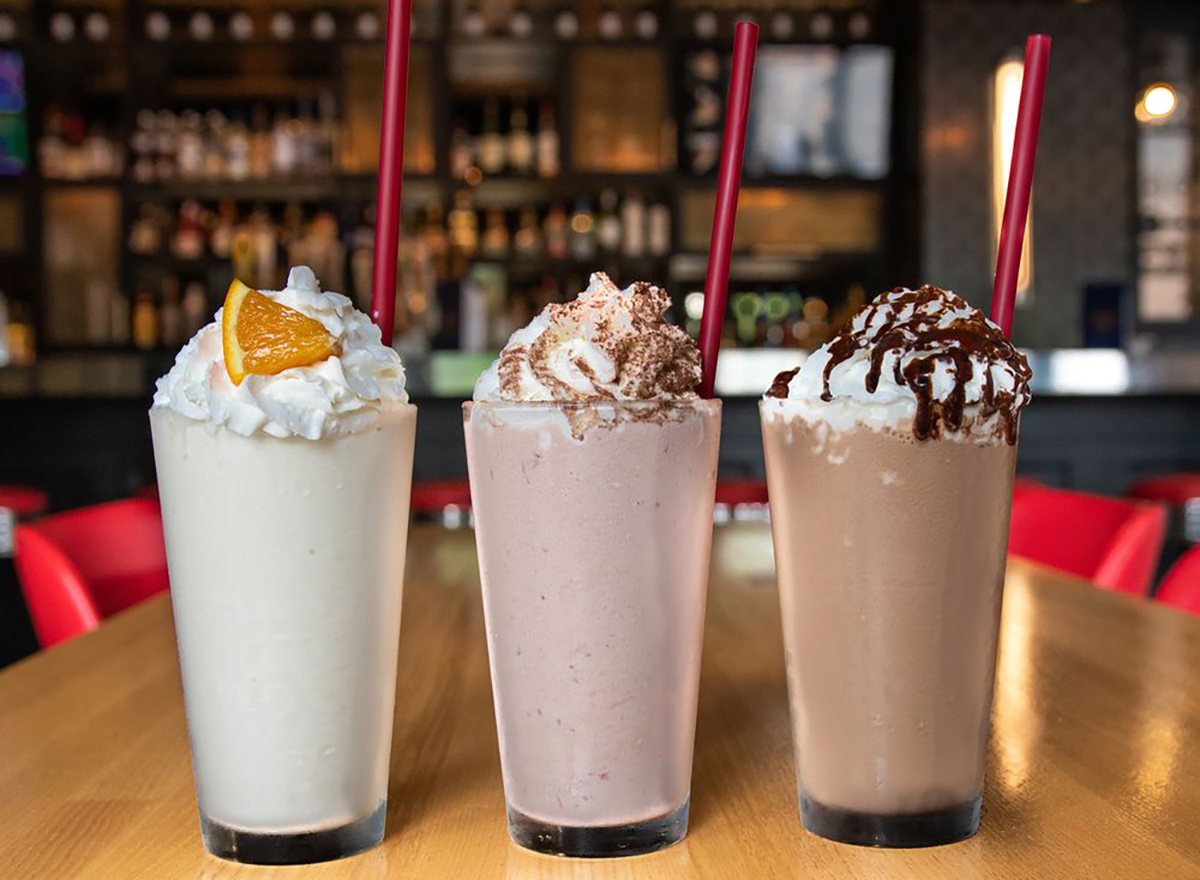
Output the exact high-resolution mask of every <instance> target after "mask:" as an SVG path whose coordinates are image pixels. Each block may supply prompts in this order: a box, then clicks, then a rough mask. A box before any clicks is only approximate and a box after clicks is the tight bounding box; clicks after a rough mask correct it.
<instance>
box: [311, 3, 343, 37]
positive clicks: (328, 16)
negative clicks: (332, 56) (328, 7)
mask: <svg viewBox="0 0 1200 880" xmlns="http://www.w3.org/2000/svg"><path fill="white" fill-rule="evenodd" d="M311 27H312V35H313V36H314V37H316V38H317V39H318V40H332V39H333V38H334V37H336V36H337V19H336V18H334V17H333V13H331V12H326V11H324V10H322V11H320V12H318V13H317V14H316V15H314V16H313V17H312V25H311Z"/></svg>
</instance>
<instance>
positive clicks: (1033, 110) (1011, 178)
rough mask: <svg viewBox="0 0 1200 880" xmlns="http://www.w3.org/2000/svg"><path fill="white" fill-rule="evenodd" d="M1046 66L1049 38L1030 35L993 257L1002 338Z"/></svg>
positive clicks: (1009, 316) (1017, 264) (995, 313)
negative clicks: (1001, 214)
mask: <svg viewBox="0 0 1200 880" xmlns="http://www.w3.org/2000/svg"><path fill="white" fill-rule="evenodd" d="M1049 66H1050V38H1049V37H1048V36H1046V35H1045V34H1034V35H1033V36H1031V37H1030V38H1029V40H1028V42H1026V44H1025V72H1024V75H1023V77H1022V79H1021V106H1020V108H1019V109H1018V110H1017V130H1016V133H1015V135H1014V137H1013V152H1012V165H1011V166H1010V167H1009V173H1008V192H1007V193H1006V194H1005V197H1004V221H1003V223H1001V225H1000V251H999V253H998V254H997V256H996V284H995V286H994V287H993V288H992V320H993V321H995V322H996V323H997V324H999V325H1000V329H1001V330H1003V331H1004V335H1005V337H1008V336H1010V335H1011V334H1012V320H1013V305H1014V304H1015V302H1016V299H1017V275H1018V274H1019V272H1020V269H1021V246H1022V245H1023V244H1024V242H1025V223H1026V220H1027V219H1028V217H1029V194H1030V192H1031V191H1032V190H1033V160H1034V158H1035V157H1036V156H1037V140H1038V128H1039V127H1040V126H1041V122H1042V98H1043V97H1044V96H1045V94H1046V70H1047V68H1048V67H1049Z"/></svg>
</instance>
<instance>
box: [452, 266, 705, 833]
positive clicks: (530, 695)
mask: <svg viewBox="0 0 1200 880" xmlns="http://www.w3.org/2000/svg"><path fill="white" fill-rule="evenodd" d="M668 305H669V299H668V297H667V295H666V293H665V292H663V291H662V290H660V289H659V288H656V287H653V286H652V285H649V284H635V285H633V286H632V287H630V288H627V289H625V290H618V289H617V288H616V287H615V286H614V285H613V284H612V283H611V282H610V281H609V279H608V278H607V277H606V276H604V275H599V274H598V275H593V276H592V280H591V284H590V286H589V287H588V289H587V291H585V292H584V293H583V294H581V296H580V297H579V298H578V299H577V300H575V301H574V302H572V303H568V304H565V305H552V306H549V307H547V309H546V310H545V311H544V312H543V313H542V314H541V315H540V316H538V318H536V319H535V320H534V321H533V323H531V324H530V326H529V327H526V328H524V329H522V330H519V331H517V332H516V333H515V334H514V335H513V337H512V339H511V340H510V342H509V344H508V345H507V346H506V347H505V349H504V351H503V352H502V353H501V356H500V358H499V359H498V361H497V362H496V363H495V364H494V365H493V366H492V368H491V369H489V370H488V371H487V372H486V373H485V374H484V375H483V377H482V378H481V379H480V381H479V383H478V385H477V386H476V390H475V400H474V401H473V402H471V403H468V404H466V405H465V406H464V430H465V432H466V442H467V461H468V465H469V469H470V478H471V499H472V503H473V505H474V510H475V522H476V540H477V544H478V549H479V568H480V578H481V581H482V586H483V601H484V612H485V616H486V620H487V632H488V651H489V657H490V660H491V671H492V689H493V696H494V702H495V709H496V726H497V730H498V734H499V741H500V763H501V769H502V773H503V778H504V791H505V799H506V802H507V806H508V822H509V834H510V836H511V837H512V838H513V840H515V841H516V842H517V843H519V844H521V845H522V846H526V847H529V848H531V849H535V850H539V851H541V852H547V853H553V854H557V855H573V856H614V855H627V854H633V853H638V852H648V851H650V850H654V849H658V848H660V847H663V846H667V845H669V844H671V843H674V842H676V841H678V840H681V839H682V838H683V836H684V835H685V834H686V832H687V812H688V798H689V792H690V788H691V769H692V747H693V740H694V734H695V725H696V700H697V691H698V686H699V674H700V649H701V638H702V631H703V624H704V606H705V590H706V585H707V579H708V560H709V548H710V543H711V539H712V513H713V495H714V491H715V487H716V468H717V445H718V440H719V435H720V413H721V410H720V404H719V403H717V402H714V401H706V400H700V399H698V398H697V396H696V393H695V388H696V386H697V384H698V383H699V381H700V358H699V352H698V351H697V349H696V347H695V345H694V344H693V343H692V341H691V339H690V338H689V337H688V336H687V335H686V334H685V333H684V332H683V331H682V330H680V329H678V328H677V327H675V326H673V325H671V324H669V323H667V322H666V321H664V320H663V312H664V311H665V310H666V308H667V306H668Z"/></svg>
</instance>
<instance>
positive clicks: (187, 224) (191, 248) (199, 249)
mask: <svg viewBox="0 0 1200 880" xmlns="http://www.w3.org/2000/svg"><path fill="white" fill-rule="evenodd" d="M171 253H172V254H174V255H175V256H176V257H179V258H180V259H181V260H198V259H200V258H201V257H202V256H204V234H203V233H202V232H201V229H200V205H199V203H197V202H194V201H192V200H191V199H188V200H186V201H184V202H183V203H182V204H181V205H180V206H179V219H178V221H177V222H176V225H175V235H174V237H173V238H172V239H171Z"/></svg>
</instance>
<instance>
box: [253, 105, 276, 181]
mask: <svg viewBox="0 0 1200 880" xmlns="http://www.w3.org/2000/svg"><path fill="white" fill-rule="evenodd" d="M250 176H251V177H253V178H255V179H256V180H263V179H264V178H267V177H270V176H271V132H270V117H269V116H268V115H267V108H266V106H265V105H263V104H255V105H254V110H253V111H252V112H251V114H250Z"/></svg>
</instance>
